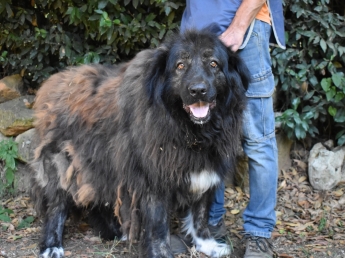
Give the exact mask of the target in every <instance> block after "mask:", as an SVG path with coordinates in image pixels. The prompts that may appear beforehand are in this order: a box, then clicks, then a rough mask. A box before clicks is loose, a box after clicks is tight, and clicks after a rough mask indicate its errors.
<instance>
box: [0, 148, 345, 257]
mask: <svg viewBox="0 0 345 258" xmlns="http://www.w3.org/2000/svg"><path fill="white" fill-rule="evenodd" d="M307 156H308V153H306V152H305V151H303V152H300V153H296V155H295V156H293V157H292V161H293V165H292V166H291V168H289V169H287V170H283V171H281V173H280V176H279V189H278V203H277V208H276V212H277V218H278V222H277V225H276V228H275V231H274V232H273V237H272V238H273V242H274V246H275V251H276V252H277V253H278V254H279V256H280V257H285V258H290V257H291V258H292V257H293V258H295V257H296V258H300V257H308V258H312V257H313V258H326V257H332V258H344V257H345V212H344V211H345V194H344V193H345V182H341V183H340V184H339V185H338V186H337V187H336V188H334V189H332V191H315V190H313V189H312V187H311V186H310V184H309V181H308V175H307V172H306V170H307V163H306V159H307ZM248 197H249V195H248V193H247V192H246V191H245V190H244V189H242V188H241V187H234V186H229V187H227V189H226V205H225V207H226V209H227V213H226V216H225V223H226V225H227V229H228V232H229V237H228V238H229V243H230V244H231V245H232V247H233V252H232V254H231V255H230V257H232V258H240V257H243V254H244V246H243V244H242V243H241V233H240V232H241V231H242V219H241V213H242V211H243V210H244V208H245V207H246V204H247V202H248ZM2 205H3V206H4V207H6V208H8V209H11V210H12V211H13V214H11V216H10V217H11V222H7V223H5V222H2V221H0V224H1V227H0V258H12V257H13V258H14V257H26V258H33V257H38V246H37V243H38V241H39V235H40V234H39V232H40V229H41V228H40V227H41V221H40V219H39V218H37V217H36V215H35V212H34V210H33V209H32V205H31V203H30V200H29V198H28V197H27V196H26V195H25V194H23V195H20V196H18V197H15V198H8V199H6V200H3V201H2ZM26 218H32V219H33V220H34V221H33V222H30V221H29V222H28V223H27V224H26V225H24V228H21V229H19V228H20V227H19V225H21V222H22V221H23V220H25V219H26ZM64 249H65V256H66V257H73V258H86V257H107V258H110V257H121V258H134V257H138V256H139V255H138V246H137V245H133V246H131V247H130V246H129V244H128V243H126V242H118V241H108V242H106V241H103V240H101V239H100V238H99V237H97V236H94V235H93V234H92V230H91V228H89V226H88V225H87V224H86V223H85V222H80V221H79V222H72V221H71V220H69V221H68V222H67V223H66V227H65V234H64ZM187 257H188V258H194V257H195V258H197V257H199V258H204V257H206V256H205V255H203V254H202V253H197V252H196V251H195V250H194V248H191V249H190V250H189V252H188V253H186V254H183V255H178V256H176V258H187Z"/></svg>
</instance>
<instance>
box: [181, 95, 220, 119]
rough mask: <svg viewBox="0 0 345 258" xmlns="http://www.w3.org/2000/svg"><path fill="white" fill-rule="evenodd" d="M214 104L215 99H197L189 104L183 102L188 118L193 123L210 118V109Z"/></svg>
mask: <svg viewBox="0 0 345 258" xmlns="http://www.w3.org/2000/svg"><path fill="white" fill-rule="evenodd" d="M215 106H216V100H213V101H212V102H211V103H209V102H204V101H199V102H196V103H194V104H191V105H186V104H183V108H184V110H186V112H187V113H188V114H189V117H190V119H191V120H192V122H193V123H195V124H199V125H202V124H205V123H207V122H208V121H209V120H210V118H211V110H212V109H213V108H214V107H215Z"/></svg>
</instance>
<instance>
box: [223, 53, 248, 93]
mask: <svg viewBox="0 0 345 258" xmlns="http://www.w3.org/2000/svg"><path fill="white" fill-rule="evenodd" d="M228 55H229V59H228V64H229V66H228V68H229V70H235V71H236V72H237V73H238V75H239V77H240V78H239V79H240V82H238V86H242V87H243V88H244V90H247V89H248V86H249V82H250V73H249V70H248V68H247V66H246V65H245V63H244V61H243V60H242V59H241V58H240V57H239V55H237V54H236V53H233V52H232V51H231V50H229V54H228Z"/></svg>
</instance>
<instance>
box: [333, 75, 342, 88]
mask: <svg viewBox="0 0 345 258" xmlns="http://www.w3.org/2000/svg"><path fill="white" fill-rule="evenodd" d="M342 78H343V76H341V75H340V74H339V73H335V74H333V75H332V81H333V83H334V85H335V86H337V87H340V86H341V81H342Z"/></svg>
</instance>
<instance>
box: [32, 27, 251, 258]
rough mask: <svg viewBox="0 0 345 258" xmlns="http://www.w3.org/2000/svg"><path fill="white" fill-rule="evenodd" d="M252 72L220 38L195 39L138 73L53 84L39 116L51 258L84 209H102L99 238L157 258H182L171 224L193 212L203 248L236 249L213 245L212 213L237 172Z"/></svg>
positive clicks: (137, 65)
mask: <svg viewBox="0 0 345 258" xmlns="http://www.w3.org/2000/svg"><path fill="white" fill-rule="evenodd" d="M247 74H248V72H247V69H246V67H245V66H244V64H243V62H242V61H241V60H240V58H239V57H238V56H237V55H236V54H234V53H232V52H231V51H230V50H229V49H227V48H226V47H225V46H224V45H223V44H222V43H221V42H220V41H219V40H218V39H217V37H216V36H215V35H213V34H212V33H210V32H208V31H199V32H197V31H188V32H186V33H184V34H182V35H180V34H176V35H173V36H172V37H171V38H170V39H168V40H166V41H165V42H164V43H163V44H162V45H161V46H160V47H158V48H157V49H153V50H145V51H142V52H140V53H139V54H138V55H137V56H136V57H135V58H134V59H133V60H132V61H130V62H128V63H126V64H122V65H120V66H117V67H106V66H101V65H89V66H81V67H72V68H69V69H67V70H66V71H64V72H61V73H59V74H57V75H53V76H52V77H51V78H49V79H48V80H47V81H46V82H45V83H44V84H43V85H42V87H41V88H40V90H39V91H38V93H37V98H36V104H35V107H34V108H35V112H36V122H35V125H36V129H37V137H38V141H39V143H40V144H39V146H38V147H37V149H36V153H35V160H34V161H33V162H32V168H33V171H34V176H33V180H32V182H33V185H32V192H31V196H32V199H33V201H34V203H35V207H36V209H37V211H38V212H39V213H40V214H42V215H43V216H45V220H44V221H45V222H44V229H43V233H42V240H41V244H40V254H41V256H42V257H61V256H62V253H61V252H62V251H61V250H62V231H63V224H64V222H65V219H66V217H67V214H68V212H69V210H70V209H71V208H72V207H74V206H76V207H84V208H87V209H89V210H90V218H91V219H90V220H91V221H92V222H93V223H94V229H95V231H96V233H97V234H98V233H100V234H101V236H102V237H105V238H113V237H119V238H120V237H121V236H123V235H126V236H127V238H128V239H129V240H130V241H134V240H137V239H139V240H140V241H141V249H140V254H141V256H144V257H150V258H151V257H173V254H172V252H171V250H170V244H169V235H170V232H169V218H170V215H171V212H172V211H174V210H178V211H181V214H185V230H186V231H187V233H190V234H192V237H193V238H194V243H195V244H196V246H197V249H198V250H200V251H202V252H205V253H206V254H208V255H211V256H217V255H219V254H220V250H221V249H222V248H226V245H222V244H217V243H216V242H215V241H213V240H212V238H211V237H210V233H209V231H208V229H207V217H208V212H207V211H208V208H209V204H210V200H211V198H212V196H213V193H214V190H215V188H216V186H217V185H218V184H219V182H221V181H224V179H225V178H226V177H227V176H228V175H231V174H232V173H233V172H234V171H235V162H236V159H235V157H236V153H237V146H238V142H239V138H240V131H241V121H242V111H243V110H244V108H245V90H246V88H247V86H248V75H247ZM195 103H199V104H198V105H199V106H208V107H209V108H208V113H207V115H200V113H198V112H201V111H200V110H201V109H197V110H199V111H194V109H195V108H194V106H193V105H196V104H195ZM206 103H207V104H206ZM192 111H193V112H192ZM205 239H209V240H210V241H211V242H212V247H209V246H207V247H205V246H203V245H204V244H205V242H204V240H205ZM58 248H60V249H58ZM207 249H212V250H207ZM57 250H58V251H57ZM59 252H60V253H59Z"/></svg>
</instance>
